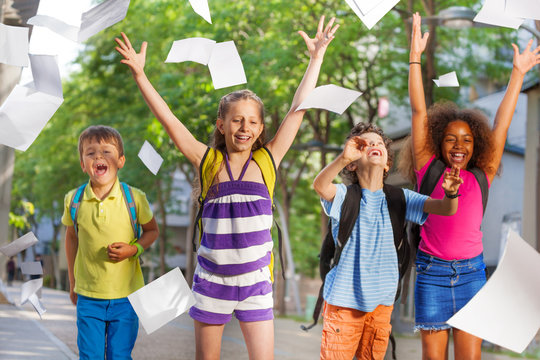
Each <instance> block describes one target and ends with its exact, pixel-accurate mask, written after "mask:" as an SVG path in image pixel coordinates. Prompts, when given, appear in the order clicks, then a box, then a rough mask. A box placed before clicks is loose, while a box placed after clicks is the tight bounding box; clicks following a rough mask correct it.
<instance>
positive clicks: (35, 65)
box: [30, 55, 64, 98]
mask: <svg viewBox="0 0 540 360" xmlns="http://www.w3.org/2000/svg"><path fill="white" fill-rule="evenodd" d="M30 62H31V64H32V76H33V77H34V87H35V88H36V90H37V91H39V92H42V93H45V94H48V95H52V96H55V97H57V98H63V97H64V94H63V91H62V79H61V78H60V70H59V69H58V63H57V59H56V56H51V55H30Z"/></svg>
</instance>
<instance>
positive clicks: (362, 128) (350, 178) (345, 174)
mask: <svg viewBox="0 0 540 360" xmlns="http://www.w3.org/2000/svg"><path fill="white" fill-rule="evenodd" d="M364 133H375V134H377V135H379V136H380V137H381V138H382V139H383V142H384V146H385V147H386V152H387V153H388V159H387V162H386V163H387V165H388V168H389V169H391V168H392V165H393V164H394V151H393V150H392V149H391V148H390V144H391V143H392V140H391V139H390V138H389V137H387V136H386V135H385V134H384V132H383V131H382V130H381V128H379V127H378V126H377V125H375V124H371V123H362V122H360V123H358V124H356V125H355V126H354V127H353V128H352V129H351V131H350V132H349V135H347V138H346V139H345V142H347V141H348V140H349V139H350V138H352V137H355V136H360V135H362V134H364ZM340 174H341V177H342V178H343V179H344V180H345V181H346V182H348V183H351V184H355V183H358V176H356V173H355V172H354V171H350V170H347V168H343V170H341V172H340ZM387 176H388V171H386V170H385V171H384V177H383V180H384V179H386V177H387Z"/></svg>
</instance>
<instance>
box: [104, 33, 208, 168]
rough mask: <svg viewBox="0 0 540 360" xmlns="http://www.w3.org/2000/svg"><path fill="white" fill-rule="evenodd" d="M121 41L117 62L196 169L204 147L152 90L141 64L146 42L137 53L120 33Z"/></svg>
mask: <svg viewBox="0 0 540 360" xmlns="http://www.w3.org/2000/svg"><path fill="white" fill-rule="evenodd" d="M122 38H123V41H122V40H120V39H118V38H115V39H114V40H115V41H116V43H117V44H118V46H117V47H116V48H115V49H116V51H118V52H119V53H120V54H121V55H122V56H123V57H124V59H122V60H121V61H120V62H121V63H122V64H126V65H127V66H129V69H130V70H131V73H132V75H133V78H134V79H135V82H136V83H137V86H138V87H139V90H140V91H141V94H142V96H143V98H144V101H146V104H147V105H148V107H149V108H150V110H151V111H152V113H153V114H154V116H155V117H156V119H158V120H159V122H160V123H161V124H162V125H163V127H164V128H165V131H167V134H169V136H170V137H171V139H172V141H173V142H174V144H175V145H176V147H177V148H178V150H180V152H181V153H182V154H184V155H185V157H187V158H188V160H189V161H190V162H191V163H192V164H193V165H194V166H195V167H196V168H198V167H199V164H200V162H201V159H202V157H203V156H204V153H205V152H206V148H207V146H206V145H205V144H203V143H201V142H200V141H198V140H197V139H195V137H194V136H193V135H192V134H191V132H190V131H189V130H188V129H187V128H186V127H185V126H184V124H182V123H181V122H180V120H178V118H177V117H176V116H174V114H173V113H172V111H171V109H170V108H169V106H168V105H167V103H166V102H165V100H163V98H162V97H161V95H159V93H158V92H157V91H156V89H154V87H153V86H152V84H151V83H150V80H148V77H146V74H145V72H144V64H145V62H146V47H147V43H146V41H145V42H143V44H142V46H141V51H140V52H139V53H137V52H136V51H135V49H134V48H133V46H131V42H130V41H129V39H128V37H127V36H126V34H124V33H122Z"/></svg>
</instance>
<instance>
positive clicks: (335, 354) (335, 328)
mask: <svg viewBox="0 0 540 360" xmlns="http://www.w3.org/2000/svg"><path fill="white" fill-rule="evenodd" d="M323 318H324V323H323V331H322V339H321V356H320V358H321V360H351V359H352V358H353V357H354V355H355V353H356V352H357V349H358V345H359V343H360V338H361V337H362V328H363V327H364V321H365V318H366V313H365V312H363V311H359V310H355V309H349V308H344V307H339V306H334V305H331V304H328V303H325V304H324V315H323Z"/></svg>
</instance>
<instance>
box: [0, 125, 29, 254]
mask: <svg viewBox="0 0 540 360" xmlns="http://www.w3.org/2000/svg"><path fill="white" fill-rule="evenodd" d="M0 123H1V120H0ZM3 130H4V129H2V132H0V134H1V133H3ZM37 242H38V239H37V238H36V236H35V235H34V233H33V232H31V231H30V232H29V233H26V234H24V235H23V236H21V237H20V238H18V239H17V240H15V241H13V242H10V243H9V244H6V245H3V246H1V247H0V251H1V252H2V253H3V254H4V255H6V256H7V257H11V256H13V255H16V254H18V253H20V252H21V251H23V250H25V249H27V248H29V247H30V246H32V245H34V244H36V243H37Z"/></svg>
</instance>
